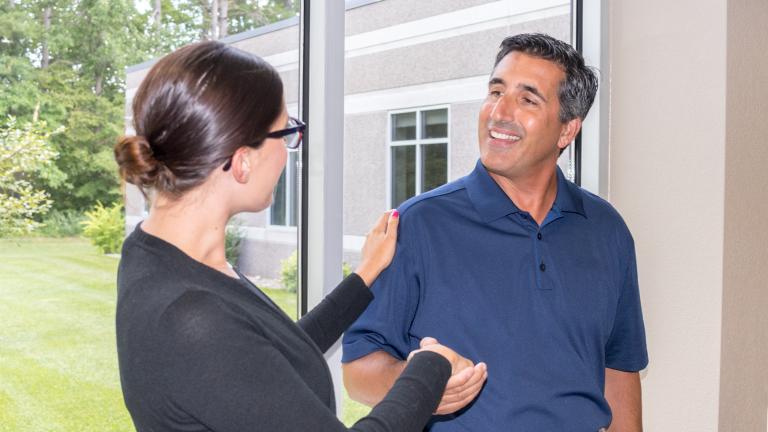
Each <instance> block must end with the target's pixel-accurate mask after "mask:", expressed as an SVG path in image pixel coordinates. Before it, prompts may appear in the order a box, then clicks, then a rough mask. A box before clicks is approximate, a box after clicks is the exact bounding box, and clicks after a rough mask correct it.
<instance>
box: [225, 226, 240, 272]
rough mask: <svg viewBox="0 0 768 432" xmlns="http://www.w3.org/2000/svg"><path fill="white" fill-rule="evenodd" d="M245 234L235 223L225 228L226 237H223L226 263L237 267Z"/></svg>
mask: <svg viewBox="0 0 768 432" xmlns="http://www.w3.org/2000/svg"><path fill="white" fill-rule="evenodd" d="M244 237H245V233H244V232H243V229H242V228H241V227H240V225H239V224H237V223H230V224H229V225H228V226H227V235H226V237H225V242H224V249H225V254H226V256H227V262H229V263H230V264H232V265H233V266H237V259H238V258H239V257H240V248H241V246H242V244H243V238H244Z"/></svg>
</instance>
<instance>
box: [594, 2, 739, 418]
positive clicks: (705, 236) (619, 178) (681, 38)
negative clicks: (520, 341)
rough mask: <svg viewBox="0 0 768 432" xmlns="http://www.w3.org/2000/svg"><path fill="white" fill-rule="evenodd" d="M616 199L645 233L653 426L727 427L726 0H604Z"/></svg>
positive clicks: (647, 391) (642, 271) (646, 398)
mask: <svg viewBox="0 0 768 432" xmlns="http://www.w3.org/2000/svg"><path fill="white" fill-rule="evenodd" d="M606 3H607V7H608V9H609V10H608V13H609V20H608V21H609V24H608V27H609V28H608V34H609V51H608V52H609V64H610V70H609V71H608V74H607V76H608V79H609V81H608V82H603V86H604V88H605V87H608V90H609V91H610V97H609V99H610V115H609V117H610V131H609V152H610V155H609V159H610V161H609V182H610V190H609V199H610V200H611V201H612V203H613V204H614V205H615V206H616V208H617V209H618V210H619V212H621V214H622V215H623V217H624V218H625V220H626V222H627V224H628V225H629V227H630V229H631V231H632V233H633V235H634V238H635V243H636V248H637V255H638V269H639V278H640V290H641V297H642V302H643V308H644V315H645V322H646V331H647V337H648V348H649V356H650V365H649V367H648V369H647V370H646V371H645V372H644V373H643V374H642V376H643V381H642V382H643V410H644V422H645V430H648V431H697V432H705V431H715V430H717V425H718V399H719V388H720V385H719V376H720V375H719V374H720V336H721V334H720V329H721V310H722V281H723V235H724V231H723V230H724V225H723V220H724V194H725V190H724V188H725V179H724V177H725V163H724V157H725V132H726V130H725V126H726V125H725V92H726V68H725V64H726V63H725V61H726V0H704V1H693V0H681V1H675V2H668V1H663V0H649V1H643V2H606Z"/></svg>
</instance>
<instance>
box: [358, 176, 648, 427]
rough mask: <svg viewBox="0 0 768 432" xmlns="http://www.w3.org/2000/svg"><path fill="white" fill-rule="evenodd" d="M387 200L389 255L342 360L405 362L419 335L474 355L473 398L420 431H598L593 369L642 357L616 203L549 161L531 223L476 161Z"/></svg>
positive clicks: (627, 249) (599, 384)
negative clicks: (479, 376)
mask: <svg viewBox="0 0 768 432" xmlns="http://www.w3.org/2000/svg"><path fill="white" fill-rule="evenodd" d="M399 210H400V213H401V216H400V228H399V229H400V233H399V238H398V246H397V252H396V254H395V258H394V260H393V262H392V264H391V265H390V267H389V268H388V269H387V270H386V271H384V272H383V273H382V274H381V276H380V277H379V278H378V280H377V281H376V283H375V284H374V285H373V287H372V290H373V293H374V295H375V298H374V300H373V302H372V303H371V304H370V305H369V306H368V309H367V310H366V311H365V312H364V313H363V315H362V316H361V317H360V318H359V319H358V320H357V322H355V324H353V325H352V327H351V328H350V329H349V330H348V331H347V333H346V334H345V335H344V340H343V349H344V354H343V361H344V362H350V361H352V360H355V359H357V358H360V357H362V356H365V355H366V354H369V353H371V352H374V351H378V350H384V351H386V352H388V353H389V354H391V355H393V356H395V357H397V358H399V359H405V358H406V357H407V356H408V353H409V352H410V351H412V350H414V349H417V348H418V347H419V341H420V340H421V338H423V337H426V336H432V337H435V338H437V339H438V340H439V341H440V342H441V343H442V344H444V345H446V346H448V347H450V348H453V349H454V350H456V351H457V352H458V353H459V354H461V355H463V356H465V357H467V358H469V359H471V360H473V361H475V362H479V361H484V362H486V363H487V365H488V381H487V383H486V385H485V387H484V388H483V390H482V392H481V393H480V395H479V397H478V398H477V399H476V400H475V401H474V402H473V403H472V404H471V405H469V406H468V407H467V408H465V409H464V410H462V411H460V412H459V413H457V414H454V415H449V416H436V417H433V420H432V422H431V429H430V430H431V431H440V432H442V431H483V432H487V431H500V430H504V431H507V430H514V431H534V430H536V431H557V432H566V431H578V432H581V431H583V432H595V431H597V430H598V429H599V428H601V427H607V426H608V425H609V423H610V421H611V412H610V408H609V407H608V404H607V402H606V400H605V398H604V396H603V393H604V386H605V385H604V384H605V368H612V369H618V370H622V371H639V370H641V369H643V368H645V366H646V365H647V363H648V357H647V351H646V343H645V331H644V327H643V317H642V312H641V308H640V296H639V292H638V285H637V269H636V264H635V252H634V243H633V240H632V236H631V235H630V233H629V230H628V229H627V227H626V225H625V224H624V221H623V220H622V219H621V217H620V216H619V214H618V213H617V212H616V210H614V209H613V207H612V206H611V205H610V204H608V203H607V202H606V201H604V200H603V199H601V198H599V197H597V196H595V195H593V194H590V193H589V192H586V191H584V190H583V189H581V188H579V187H578V186H576V185H574V184H573V183H571V182H568V181H567V180H566V179H565V178H564V176H563V174H562V172H561V171H560V170H559V169H558V171H557V197H556V199H555V202H554V205H553V206H552V209H551V210H550V211H549V213H548V215H547V216H546V219H545V220H544V222H543V223H542V224H541V226H539V225H538V224H537V223H536V222H535V221H534V220H533V219H532V218H531V216H530V215H529V214H528V213H527V212H524V211H521V210H520V209H518V208H517V207H516V206H515V204H514V203H513V202H512V201H511V200H510V199H509V198H508V197H507V195H506V194H505V193H504V192H503V191H502V190H501V188H500V187H499V186H498V185H497V184H496V182H495V181H494V180H493V179H492V178H491V177H490V176H489V175H488V172H487V171H486V169H485V167H484V166H483V165H482V164H481V163H480V162H479V161H478V163H477V166H476V168H475V170H474V171H473V172H472V173H471V174H470V175H468V176H466V177H463V178H461V179H459V180H456V181H454V182H451V183H448V184H446V185H444V186H441V187H439V188H437V189H435V190H433V191H430V192H427V193H425V194H422V195H419V196H417V197H414V198H412V199H410V200H408V201H406V202H405V203H404V204H403V205H402V206H401V208H400V209H399Z"/></svg>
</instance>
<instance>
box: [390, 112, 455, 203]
mask: <svg viewBox="0 0 768 432" xmlns="http://www.w3.org/2000/svg"><path fill="white" fill-rule="evenodd" d="M438 109H445V110H446V111H447V119H446V121H447V122H448V124H447V129H448V131H447V134H446V136H445V138H428V139H420V138H419V136H420V135H421V112H422V111H432V110H438ZM412 112H415V113H416V137H417V138H416V139H415V140H407V141H393V140H392V117H393V116H394V115H395V114H405V113H412ZM443 143H445V144H446V173H445V175H446V179H445V181H446V183H447V182H450V181H451V106H450V104H440V105H429V106H423V107H421V106H420V107H411V108H403V109H398V110H392V111H387V146H386V152H387V154H386V157H385V159H386V161H387V163H386V165H387V168H386V169H387V176H386V188H387V195H386V196H387V206H392V204H393V203H392V180H393V179H392V147H399V146H406V145H415V146H416V195H418V194H420V193H423V192H426V191H422V184H421V145H429V144H443Z"/></svg>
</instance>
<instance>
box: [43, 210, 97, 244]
mask: <svg viewBox="0 0 768 432" xmlns="http://www.w3.org/2000/svg"><path fill="white" fill-rule="evenodd" d="M84 220H85V216H84V215H83V214H82V213H81V212H79V211H77V210H51V211H49V212H48V213H47V214H46V215H45V217H44V218H43V221H42V224H41V226H40V228H39V229H38V230H37V232H38V234H40V235H42V236H45V237H75V236H79V235H80V234H82V233H83V224H82V222H83V221H84Z"/></svg>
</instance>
